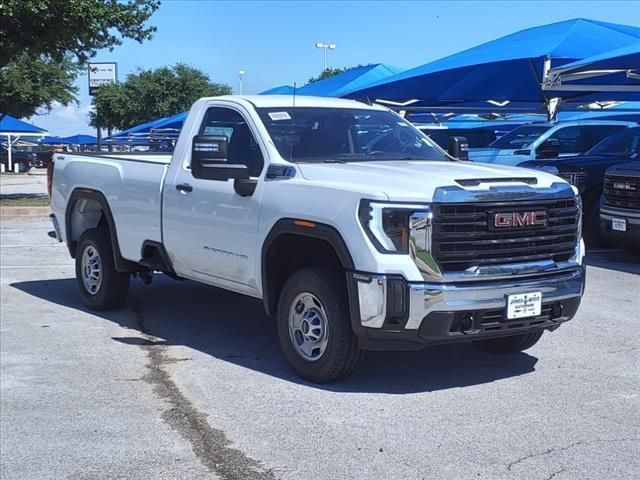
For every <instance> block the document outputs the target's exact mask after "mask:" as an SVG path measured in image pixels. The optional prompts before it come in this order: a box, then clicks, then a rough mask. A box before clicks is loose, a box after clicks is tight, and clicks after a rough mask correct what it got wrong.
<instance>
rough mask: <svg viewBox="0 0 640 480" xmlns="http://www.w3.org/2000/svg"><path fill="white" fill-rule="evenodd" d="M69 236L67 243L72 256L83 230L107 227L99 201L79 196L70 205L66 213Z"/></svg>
mask: <svg viewBox="0 0 640 480" xmlns="http://www.w3.org/2000/svg"><path fill="white" fill-rule="evenodd" d="M68 221H69V222H70V223H69V229H68V232H69V238H68V239H67V243H68V245H69V250H70V253H71V256H72V257H75V252H76V248H77V245H78V240H80V237H81V236H82V234H83V233H84V232H86V231H87V230H89V229H91V228H96V227H105V228H109V222H108V221H107V218H106V216H105V214H104V210H103V209H102V205H100V202H98V201H97V200H94V199H90V198H79V199H77V200H76V201H75V202H73V205H72V206H71V210H70V212H69V215H68Z"/></svg>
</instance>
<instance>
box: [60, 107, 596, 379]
mask: <svg viewBox="0 0 640 480" xmlns="http://www.w3.org/2000/svg"><path fill="white" fill-rule="evenodd" d="M458 140H459V139H458ZM456 141H457V140H456ZM453 143H456V142H455V141H454V142H453ZM454 147H455V149H457V150H458V151H461V150H464V148H458V147H460V145H457V147H456V146H455V145H454ZM50 171H51V174H52V179H51V180H52V184H51V187H52V211H53V213H52V220H53V224H54V230H55V231H54V232H52V233H51V235H52V236H55V237H56V238H58V239H59V240H60V241H66V243H67V245H68V248H69V253H70V254H71V256H72V257H74V258H75V261H76V276H77V283H78V288H79V291H80V295H81V296H82V299H83V300H84V302H85V303H86V304H87V305H88V306H89V307H91V308H94V309H112V308H117V307H119V306H121V305H122V304H123V302H124V301H125V298H126V296H127V292H128V289H129V281H130V278H131V277H133V276H138V277H140V278H141V279H142V280H143V281H145V283H149V282H150V281H151V279H152V275H153V274H154V272H163V273H164V274H166V275H168V276H171V277H175V278H184V279H191V280H195V281H198V282H203V283H206V284H210V285H215V286H217V287H221V288H224V289H227V290H231V291H234V292H239V293H241V294H245V295H249V296H252V297H257V298H260V299H262V300H263V302H264V306H265V309H266V312H267V314H268V315H270V316H275V317H276V324H277V331H278V336H279V340H280V344H281V346H282V349H283V351H284V354H285V356H286V358H287V360H288V362H289V364H290V365H291V367H292V368H293V369H294V370H295V371H296V372H297V373H298V374H299V375H300V376H302V377H304V378H306V379H309V380H311V381H314V382H330V381H334V380H337V379H340V378H344V377H346V376H348V375H349V374H350V373H351V372H352V371H353V370H354V368H355V367H356V365H357V364H358V363H359V361H360V360H361V358H362V356H363V352H364V351H365V350H380V349H382V350H398V349H420V348H423V347H424V346H426V345H430V344H437V343H446V342H465V341H472V342H473V343H474V344H475V345H476V346H478V347H479V348H481V349H484V350H487V351H490V352H496V353H504V352H518V351H521V350H524V349H526V348H529V347H531V346H532V345H533V344H534V343H536V342H537V341H538V340H539V339H540V337H541V335H542V333H543V332H544V331H545V330H549V331H551V330H555V329H556V328H558V327H559V326H560V324H562V323H563V322H565V321H567V320H570V319H571V318H572V317H573V316H574V315H575V313H576V310H577V309H578V305H579V303H580V299H581V296H582V293H583V288H584V279H585V276H584V267H583V255H584V245H583V243H582V239H581V203H580V198H579V196H578V195H577V191H576V189H575V188H574V187H572V186H571V185H569V184H568V183H566V182H565V181H563V180H562V179H560V178H558V177H555V176H553V175H550V174H548V173H546V172H536V171H533V170H524V169H519V168H515V167H505V166H492V165H483V164H477V163H476V164H474V163H471V162H468V161H460V160H456V159H454V158H452V156H449V155H448V154H447V153H446V152H445V151H443V150H442V149H440V147H438V146H437V145H435V144H434V143H433V142H431V141H430V140H429V139H428V138H427V137H426V136H424V135H423V134H422V133H421V132H420V131H418V130H417V129H416V128H415V127H413V126H412V125H411V124H409V123H408V122H406V121H405V120H404V119H403V118H402V117H400V116H398V115H396V114H395V113H393V112H391V111H390V110H388V109H387V108H385V107H382V106H378V105H370V104H368V103H363V102H357V101H353V100H341V99H326V98H313V97H297V98H294V97H292V96H227V97H216V98H203V99H201V100H198V101H197V102H196V103H195V104H194V105H193V107H192V108H191V110H190V112H189V115H188V117H187V119H186V121H185V123H184V126H183V128H182V132H181V134H180V137H179V140H178V142H177V144H176V148H175V151H174V152H173V155H172V156H168V155H157V154H149V155H144V154H137V155H136V154H122V155H117V154H104V155H100V154H96V155H89V154H56V155H55V156H54V166H53V168H52V170H50ZM176 301H179V300H176ZM238 321H239V322H241V321H242V319H238Z"/></svg>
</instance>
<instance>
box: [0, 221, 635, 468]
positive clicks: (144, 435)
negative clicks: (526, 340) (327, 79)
mask: <svg viewBox="0 0 640 480" xmlns="http://www.w3.org/2000/svg"><path fill="white" fill-rule="evenodd" d="M48 230H49V225H48V221H47V220H46V219H43V218H33V217H32V218H20V219H17V218H16V219H12V218H7V217H5V218H2V222H1V237H0V240H1V245H2V248H1V270H0V273H1V286H0V289H1V298H2V301H1V318H2V320H1V332H0V353H1V358H0V360H1V382H0V383H1V391H0V393H1V409H0V412H1V417H0V419H1V429H0V435H1V437H0V442H1V445H2V448H1V470H0V476H1V477H2V478H3V479H25V480H26V479H38V480H40V479H49V478H51V479H54V478H55V479H61V478H70V479H94V478H131V479H134V478H135V479H140V478H145V479H174V478H179V479H196V478H198V479H200V478H203V479H204V478H207V479H210V478H221V479H251V478H256V479H270V478H282V479H351V478H353V479H364V478H367V479H369V478H372V479H373V478H375V479H377V478H380V479H422V478H428V479H432V478H433V479H435V478H450V479H478V478H482V479H540V480H544V479H551V478H553V479H555V480H561V479H630V478H634V477H637V473H638V471H640V336H639V335H638V323H639V320H640V314H639V313H638V311H639V309H640V260H638V259H632V258H629V257H627V256H626V255H625V254H624V253H622V252H620V251H616V250H599V251H594V252H591V253H590V254H589V260H588V261H589V267H588V280H587V282H588V283H587V292H586V295H585V297H584V300H583V304H582V306H581V308H580V311H579V314H578V316H577V317H576V318H575V319H574V320H573V321H571V322H569V323H568V324H566V325H564V326H562V327H561V328H560V329H559V330H557V331H556V332H554V333H551V334H545V336H544V337H543V339H542V340H541V341H540V343H538V344H537V345H536V346H534V347H533V348H532V349H530V350H529V351H527V352H526V353H521V354H517V355H510V356H498V355H492V354H488V353H481V352H478V351H476V350H474V349H473V348H472V347H471V346H465V345H456V346H446V347H437V348H431V349H428V350H424V351H422V352H414V353H373V354H370V355H369V356H368V357H367V359H366V361H365V363H364V365H363V366H362V368H360V370H358V371H357V372H356V373H355V374H354V376H353V377H351V378H350V379H348V380H346V381H343V382H340V383H336V384H333V385H327V386H318V385H313V384H310V383H307V382H304V381H301V380H300V379H298V378H297V377H296V376H294V375H293V374H292V373H291V371H290V370H289V368H288V367H287V365H286V363H285V361H284V359H283V356H282V355H281V353H280V350H279V347H278V345H277V339H276V334H275V328H274V325H273V322H272V321H270V320H269V319H268V318H267V317H266V316H265V315H264V313H263V311H262V307H261V304H260V302H258V301H256V300H252V299H247V298H244V297H241V296H238V295H235V294H231V293H226V292H224V291H221V290H218V289H215V288H212V287H207V286H202V285H198V284H195V283H192V282H187V281H185V282H176V281H173V280H171V279H168V278H163V277H162V276H157V277H156V278H155V279H154V283H153V285H151V286H148V287H145V286H143V285H142V283H141V282H139V281H138V280H135V281H133V282H132V285H133V286H132V291H131V295H130V297H129V299H128V301H127V303H126V306H125V308H123V309H121V310H118V311H115V312H105V313H96V312H89V311H87V310H86V308H85V307H84V305H83V304H82V303H81V301H80V298H79V296H78V294H77V292H76V286H75V280H74V270H73V263H72V260H71V259H70V258H69V257H68V253H67V251H66V249H65V247H64V246H63V245H61V244H57V243H56V242H55V241H53V240H52V239H50V238H48V237H47V235H46V232H47V231H48Z"/></svg>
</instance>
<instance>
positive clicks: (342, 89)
mask: <svg viewBox="0 0 640 480" xmlns="http://www.w3.org/2000/svg"><path fill="white" fill-rule="evenodd" d="M401 71H402V69H400V68H398V67H394V66H393V65H387V64H384V63H374V64H371V65H365V66H363V67H355V68H351V69H349V70H347V71H346V72H343V73H340V74H338V75H334V76H333V77H329V78H325V79H324V80H319V81H317V82H314V83H310V84H308V85H305V86H304V87H300V88H299V89H297V90H296V95H311V96H314V97H344V96H345V95H348V94H350V93H351V92H354V91H357V90H361V89H363V88H366V87H367V86H368V85H371V84H373V83H377V82H379V81H381V80H383V79H385V78H389V77H391V76H394V75H396V74H398V73H400V72H401Z"/></svg>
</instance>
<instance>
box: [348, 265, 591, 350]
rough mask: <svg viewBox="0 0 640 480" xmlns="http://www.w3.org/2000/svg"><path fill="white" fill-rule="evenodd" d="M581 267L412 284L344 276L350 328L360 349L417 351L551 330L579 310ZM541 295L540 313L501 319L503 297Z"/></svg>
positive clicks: (397, 279) (378, 277)
mask: <svg viewBox="0 0 640 480" xmlns="http://www.w3.org/2000/svg"><path fill="white" fill-rule="evenodd" d="M584 284H585V270H584V267H583V266H579V267H576V268H573V269H571V270H566V271H562V272H557V273H554V274H547V275H544V276H539V277H527V278H521V279H512V280H496V281H482V282H459V283H413V282H407V281H405V280H404V278H402V277H400V276H393V275H375V274H366V273H359V272H353V273H350V274H349V276H348V285H349V298H350V308H351V318H352V325H353V328H354V330H355V332H356V335H357V336H358V341H359V344H360V347H361V348H364V349H370V350H417V349H420V348H423V347H424V346H425V345H428V344H435V343H450V342H458V341H472V340H479V339H483V338H495V337H501V336H509V335H515V334H519V333H525V332H527V331H533V330H540V329H549V330H554V329H556V328H557V327H558V326H559V325H560V324H561V323H563V322H566V321H568V320H570V319H571V318H572V317H573V316H574V315H575V313H576V311H577V310H578V306H579V305H580V299H581V297H582V294H583V292H584ZM527 292H542V313H541V315H540V316H537V317H529V318H523V319H517V320H508V319H507V318H506V299H507V295H512V294H517V293H527Z"/></svg>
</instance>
